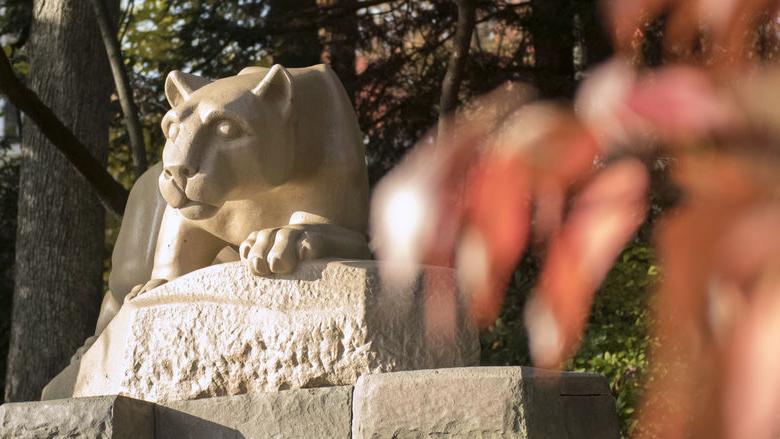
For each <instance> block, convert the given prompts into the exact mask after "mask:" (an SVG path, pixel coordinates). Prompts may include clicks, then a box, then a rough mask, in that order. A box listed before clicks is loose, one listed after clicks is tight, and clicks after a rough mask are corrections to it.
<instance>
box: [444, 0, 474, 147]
mask: <svg viewBox="0 0 780 439" xmlns="http://www.w3.org/2000/svg"><path fill="white" fill-rule="evenodd" d="M455 3H456V4H457V5H458V24H457V29H456V31H455V48H454V49H453V51H452V55H451V56H450V60H449V62H448V63H447V73H445V74H444V80H443V81H442V84H441V101H440V102H439V133H443V132H444V130H445V124H446V122H445V121H446V118H447V116H448V115H449V114H450V113H451V112H452V111H453V110H455V108H456V107H457V106H458V92H459V91H460V83H461V82H462V81H463V73H464V70H465V68H466V59H467V58H468V55H469V47H470V46H471V35H472V34H473V32H474V25H475V22H476V2H475V1H474V0H455Z"/></svg>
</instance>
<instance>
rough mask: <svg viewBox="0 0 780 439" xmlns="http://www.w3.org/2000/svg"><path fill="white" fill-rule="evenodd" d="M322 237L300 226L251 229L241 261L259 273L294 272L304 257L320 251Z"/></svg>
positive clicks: (243, 245)
mask: <svg viewBox="0 0 780 439" xmlns="http://www.w3.org/2000/svg"><path fill="white" fill-rule="evenodd" d="M318 242H319V239H317V235H316V234H312V233H309V232H308V231H307V230H306V228H305V227H303V226H300V225H289V226H284V227H277V228H272V229H263V230H260V231H258V232H252V233H250V234H249V236H248V237H247V238H246V240H244V242H242V243H241V246H240V247H239V253H240V255H241V260H242V261H244V263H245V264H247V265H248V266H249V268H250V269H251V270H252V273H254V274H256V275H267V274H271V273H276V274H281V273H291V272H292V271H293V270H295V267H297V266H298V262H300V261H301V260H303V259H313V258H315V257H316V254H317V253H318V248H319V247H320V245H318Z"/></svg>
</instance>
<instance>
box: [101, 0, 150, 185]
mask: <svg viewBox="0 0 780 439" xmlns="http://www.w3.org/2000/svg"><path fill="white" fill-rule="evenodd" d="M90 1H91V2H92V10H93V11H94V12H95V18H96V19H97V22H98V27H99V28H100V35H101V37H102V38H103V45H104V46H105V47H106V54H107V55H108V62H109V64H110V65H111V73H112V74H113V76H114V85H115V86H116V94H117V96H118V97H119V104H120V105H121V106H122V113H124V116H125V125H127V134H128V136H129V138H130V151H132V156H133V165H134V166H135V172H136V175H137V176H140V175H141V174H143V172H144V171H146V167H147V162H146V147H145V146H144V135H143V131H142V130H141V122H140V121H139V120H138V107H137V106H136V105H135V100H134V99H133V91H132V90H131V89H130V79H129V78H128V77H127V70H125V63H124V61H123V60H122V52H121V51H120V49H119V40H117V35H116V31H115V30H114V26H113V25H112V24H111V20H110V19H109V16H108V11H107V10H106V5H105V4H104V3H103V0H90Z"/></svg>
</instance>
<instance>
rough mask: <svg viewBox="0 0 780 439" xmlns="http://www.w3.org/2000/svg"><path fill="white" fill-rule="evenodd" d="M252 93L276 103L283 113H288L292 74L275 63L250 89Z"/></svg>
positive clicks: (290, 102)
mask: <svg viewBox="0 0 780 439" xmlns="http://www.w3.org/2000/svg"><path fill="white" fill-rule="evenodd" d="M252 93H254V94H255V95H256V96H260V97H262V98H263V99H266V100H270V101H271V102H274V103H276V105H277V107H278V108H279V110H280V111H281V113H282V114H283V115H285V116H286V115H289V113H290V110H291V109H292V100H293V82H292V75H290V72H288V71H287V69H285V68H284V67H282V66H280V65H279V64H275V65H274V66H273V67H271V69H270V70H268V73H266V75H265V77H263V79H262V81H260V83H259V84H257V86H255V88H253V89H252Z"/></svg>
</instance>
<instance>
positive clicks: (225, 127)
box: [217, 120, 239, 137]
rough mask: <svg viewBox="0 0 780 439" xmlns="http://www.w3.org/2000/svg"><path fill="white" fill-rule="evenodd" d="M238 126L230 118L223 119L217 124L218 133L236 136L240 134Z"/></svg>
mask: <svg viewBox="0 0 780 439" xmlns="http://www.w3.org/2000/svg"><path fill="white" fill-rule="evenodd" d="M238 131H239V129H238V127H237V126H236V125H235V124H234V123H233V122H231V121H229V120H223V121H221V122H219V123H218V124H217V133H219V135H220V136H222V137H235V136H237V135H238Z"/></svg>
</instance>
